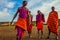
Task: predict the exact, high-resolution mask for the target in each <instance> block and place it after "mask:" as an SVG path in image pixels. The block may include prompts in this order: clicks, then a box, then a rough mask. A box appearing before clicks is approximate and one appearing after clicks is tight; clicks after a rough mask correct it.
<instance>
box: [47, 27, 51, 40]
mask: <svg viewBox="0 0 60 40" xmlns="http://www.w3.org/2000/svg"><path fill="white" fill-rule="evenodd" d="M48 30H49V33H48V37H47V39H49V37H50V34H51V31H50V29H49V28H48Z"/></svg>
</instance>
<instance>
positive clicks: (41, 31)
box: [41, 30, 43, 38]
mask: <svg viewBox="0 0 60 40" xmlns="http://www.w3.org/2000/svg"><path fill="white" fill-rule="evenodd" d="M42 36H43V30H41V38H42Z"/></svg>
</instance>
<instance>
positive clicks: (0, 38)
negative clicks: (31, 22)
mask: <svg viewBox="0 0 60 40" xmlns="http://www.w3.org/2000/svg"><path fill="white" fill-rule="evenodd" d="M40 35H41V33H40ZM47 36H48V28H47V26H46V25H44V30H43V38H42V39H39V40H48V39H46V38H47ZM55 37H56V36H55V35H54V34H53V33H51V35H50V40H55ZM0 40H16V30H15V27H14V26H0ZM22 40H29V38H28V33H27V31H25V35H24V37H23V38H22ZM30 40H38V33H37V29H36V27H33V29H32V34H31V38H30ZM59 40H60V27H59Z"/></svg>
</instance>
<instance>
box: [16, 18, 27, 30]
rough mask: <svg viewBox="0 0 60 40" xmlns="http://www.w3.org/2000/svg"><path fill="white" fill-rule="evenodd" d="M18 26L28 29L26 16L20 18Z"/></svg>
mask: <svg viewBox="0 0 60 40" xmlns="http://www.w3.org/2000/svg"><path fill="white" fill-rule="evenodd" d="M16 26H18V27H20V28H22V29H23V30H27V23H26V18H20V17H19V18H18V20H17V22H16Z"/></svg>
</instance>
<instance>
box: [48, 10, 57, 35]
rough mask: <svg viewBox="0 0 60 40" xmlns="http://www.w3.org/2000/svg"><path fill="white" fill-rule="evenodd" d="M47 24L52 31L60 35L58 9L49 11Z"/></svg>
mask: <svg viewBox="0 0 60 40" xmlns="http://www.w3.org/2000/svg"><path fill="white" fill-rule="evenodd" d="M47 25H48V28H49V29H50V31H51V32H53V33H54V34H56V35H58V13H57V12H56V11H52V12H50V13H49V17H48V20H47Z"/></svg>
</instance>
